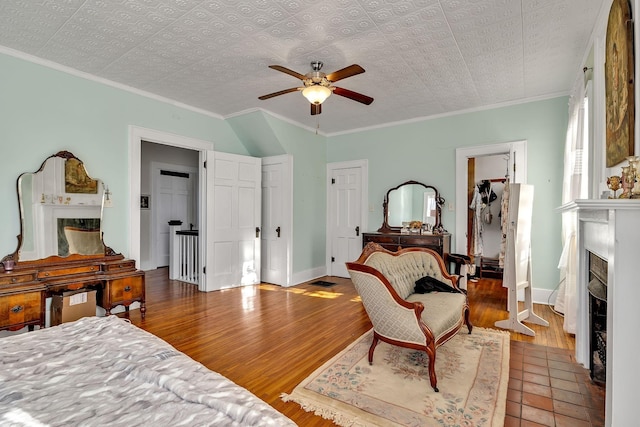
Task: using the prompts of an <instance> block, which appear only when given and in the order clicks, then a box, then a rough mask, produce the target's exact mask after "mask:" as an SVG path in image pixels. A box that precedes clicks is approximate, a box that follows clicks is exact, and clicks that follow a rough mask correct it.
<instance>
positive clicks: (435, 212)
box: [378, 181, 446, 234]
mask: <svg viewBox="0 0 640 427" xmlns="http://www.w3.org/2000/svg"><path fill="white" fill-rule="evenodd" d="M442 205H444V198H443V197H442V196H440V193H439V192H438V190H437V189H436V188H435V187H433V186H431V185H426V184H423V183H421V182H418V181H407V182H404V183H402V184H400V185H398V186H397V187H393V188H391V189H389V191H387V194H386V195H385V198H384V201H383V203H382V210H383V222H382V226H381V227H380V229H378V231H379V232H381V233H398V232H400V231H402V228H403V225H405V224H408V223H410V222H412V221H419V222H421V223H422V224H423V225H424V228H425V229H427V230H428V231H429V232H431V233H433V234H440V233H443V232H445V231H446V230H445V229H444V227H443V226H442V220H441V215H442Z"/></svg>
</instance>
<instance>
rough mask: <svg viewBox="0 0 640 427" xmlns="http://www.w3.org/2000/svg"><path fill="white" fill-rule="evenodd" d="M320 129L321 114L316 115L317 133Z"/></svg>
mask: <svg viewBox="0 0 640 427" xmlns="http://www.w3.org/2000/svg"><path fill="white" fill-rule="evenodd" d="M319 129H320V116H316V135H317V134H318V130H319Z"/></svg>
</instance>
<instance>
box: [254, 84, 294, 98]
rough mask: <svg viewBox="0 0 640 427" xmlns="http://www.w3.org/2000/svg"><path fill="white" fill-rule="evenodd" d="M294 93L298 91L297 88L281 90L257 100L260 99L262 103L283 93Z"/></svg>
mask: <svg viewBox="0 0 640 427" xmlns="http://www.w3.org/2000/svg"><path fill="white" fill-rule="evenodd" d="M296 91H298V88H297V87H292V88H289V89H285V90H281V91H279V92H273V93H270V94H268V95H262V96H259V97H258V99H261V100H263V101H264V100H265V99H269V98H273V97H274V96H278V95H284V94H285V93H291V92H296Z"/></svg>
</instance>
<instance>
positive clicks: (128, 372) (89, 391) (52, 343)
mask: <svg viewBox="0 0 640 427" xmlns="http://www.w3.org/2000/svg"><path fill="white" fill-rule="evenodd" d="M0 425H2V426H43V425H48V426H107V425H108V426H127V427H128V426H208V425H212V426H213V425H215V426H295V424H294V423H293V422H292V421H291V420H289V419H288V418H286V417H285V416H284V415H282V414H280V413H279V412H277V411H276V410H275V409H273V408H272V407H271V406H269V405H267V404H266V403H265V402H263V401H262V400H260V399H258V398H257V397H256V396H255V395H253V394H251V393H250V392H249V391H248V390H246V389H244V388H242V387H240V386H238V385H237V384H235V383H233V382H231V381H230V380H228V379H227V378H225V377H223V376H222V375H220V374H218V373H216V372H213V371H211V370H209V369H207V368H206V367H205V366H203V365H201V364H200V363H198V362H196V361H194V360H193V359H191V358H189V357H188V356H186V355H185V354H183V353H181V352H179V351H178V350H176V349H175V348H173V347H172V346H170V345H169V344H168V343H166V342H165V341H163V340H161V339H159V338H157V337H155V336H154V335H151V334H149V333H147V332H145V331H143V330H142V329H140V328H138V327H136V326H134V325H131V324H130V323H128V322H127V321H125V320H123V319H120V318H118V317H116V316H110V317H106V318H104V317H87V318H84V319H81V320H79V321H77V322H73V323H64V324H62V325H60V326H56V327H52V328H47V329H42V330H38V331H34V332H29V333H25V334H21V335H15V336H10V337H5V338H0Z"/></svg>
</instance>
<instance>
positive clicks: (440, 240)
mask: <svg viewBox="0 0 640 427" xmlns="http://www.w3.org/2000/svg"><path fill="white" fill-rule="evenodd" d="M369 242H375V243H377V244H379V245H380V246H382V247H383V248H385V249H388V250H390V251H397V250H398V249H400V248H411V247H421V248H429V249H433V250H434V251H436V252H438V253H439V254H440V255H441V256H442V257H443V258H444V256H445V254H448V253H449V252H450V251H451V234H449V233H442V234H417V233H362V247H363V248H364V247H365V246H366V245H367V243H369Z"/></svg>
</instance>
